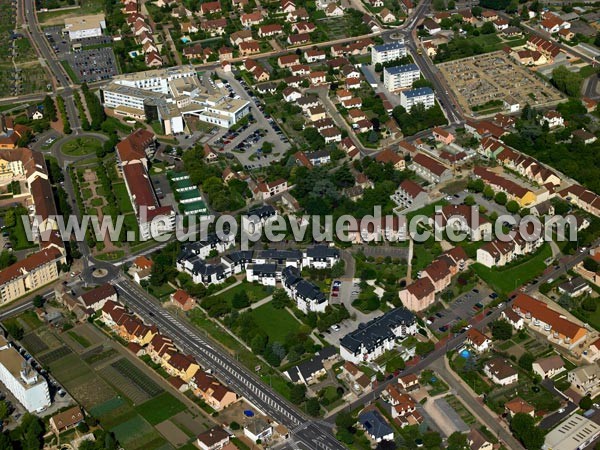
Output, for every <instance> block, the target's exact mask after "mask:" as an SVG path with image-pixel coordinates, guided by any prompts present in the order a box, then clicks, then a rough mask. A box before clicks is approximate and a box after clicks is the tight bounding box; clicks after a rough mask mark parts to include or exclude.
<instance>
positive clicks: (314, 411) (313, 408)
mask: <svg viewBox="0 0 600 450" xmlns="http://www.w3.org/2000/svg"><path fill="white" fill-rule="evenodd" d="M306 412H307V413H308V414H310V415H311V416H313V417H316V416H318V415H319V413H320V412H321V405H320V404H319V400H318V399H317V398H316V397H312V398H309V399H308V400H307V402H306Z"/></svg>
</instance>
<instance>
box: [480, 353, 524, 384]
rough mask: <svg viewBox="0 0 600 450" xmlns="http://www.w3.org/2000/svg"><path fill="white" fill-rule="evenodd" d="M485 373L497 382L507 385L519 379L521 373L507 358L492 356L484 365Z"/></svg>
mask: <svg viewBox="0 0 600 450" xmlns="http://www.w3.org/2000/svg"><path fill="white" fill-rule="evenodd" d="M483 373H485V375H486V376H487V377H488V378H489V379H490V380H491V381H492V382H494V383H495V384H499V385H501V386H507V385H509V384H512V383H515V382H516V381H518V380H519V373H518V372H517V371H516V369H515V368H514V367H513V366H512V364H511V363H510V362H509V361H508V360H507V359H505V358H502V357H497V358H492V359H490V360H489V361H487V362H486V363H485V365H484V366H483Z"/></svg>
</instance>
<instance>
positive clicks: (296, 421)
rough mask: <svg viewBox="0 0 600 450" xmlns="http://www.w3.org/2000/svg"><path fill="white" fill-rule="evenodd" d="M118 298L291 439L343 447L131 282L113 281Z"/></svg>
mask: <svg viewBox="0 0 600 450" xmlns="http://www.w3.org/2000/svg"><path fill="white" fill-rule="evenodd" d="M115 286H116V287H117V289H118V291H119V295H120V297H121V299H122V300H123V301H124V302H125V304H126V305H127V306H128V307H129V308H130V309H131V310H132V311H134V312H135V313H137V314H138V315H139V316H140V317H142V318H143V319H144V320H145V321H146V322H147V323H154V324H156V325H157V326H158V327H159V329H160V330H161V331H163V332H164V333H165V334H166V335H168V336H169V337H171V338H172V339H173V340H174V341H175V342H176V343H177V344H178V345H179V346H180V347H181V349H182V350H184V351H185V352H188V353H189V354H191V355H193V356H194V357H195V358H196V359H197V360H198V362H200V364H201V365H202V367H204V368H205V369H207V370H208V369H210V370H212V371H213V373H214V374H215V375H216V376H217V377H218V378H220V379H221V380H223V382H225V383H227V384H228V385H229V386H230V387H231V388H232V389H233V390H234V391H236V392H237V393H238V394H240V395H242V396H244V397H245V398H246V399H247V400H248V401H249V402H250V403H252V404H253V405H255V406H256V407H257V408H259V409H260V410H261V411H262V412H264V413H265V414H267V415H269V416H270V417H272V418H273V419H275V420H276V421H277V422H279V423H281V424H283V425H285V426H286V427H287V428H288V429H289V430H290V431H291V433H292V435H293V437H294V438H295V439H296V440H298V441H300V442H303V443H304V444H305V445H308V448H311V449H324V450H335V449H343V448H344V447H343V446H342V445H341V444H340V443H339V442H338V441H337V440H336V439H335V437H334V436H333V434H332V433H331V432H330V428H331V425H325V424H323V423H319V422H315V421H311V420H309V419H308V418H307V417H305V416H304V414H302V413H301V412H300V411H298V410H297V409H296V407H294V406H293V405H292V404H291V403H289V402H288V401H287V400H286V399H284V398H283V397H281V396H280V395H279V394H277V393H276V392H274V391H273V390H272V389H271V388H269V387H268V386H267V385H265V384H264V383H263V382H262V380H260V379H259V378H258V377H256V376H255V375H254V374H252V373H250V372H249V370H248V369H247V368H246V367H244V366H243V365H242V364H241V363H239V362H238V361H237V360H236V359H234V358H233V357H232V356H230V355H229V354H228V353H227V352H226V351H225V350H224V349H222V348H219V345H218V344H217V343H216V342H214V341H213V340H212V339H210V338H209V337H208V336H206V337H205V336H203V335H201V334H200V333H199V332H198V330H197V329H196V328H194V327H193V326H192V325H191V324H190V323H189V322H187V321H185V320H183V319H180V318H178V317H175V316H173V315H172V314H171V313H170V312H168V311H166V310H164V309H163V308H162V306H161V304H160V303H159V302H158V301H157V300H156V299H154V298H152V297H151V296H149V295H148V294H147V293H146V292H145V291H144V290H143V289H142V288H140V287H139V286H138V285H136V284H135V283H134V282H132V281H129V280H125V279H120V280H118V281H116V282H115Z"/></svg>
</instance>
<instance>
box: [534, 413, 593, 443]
mask: <svg viewBox="0 0 600 450" xmlns="http://www.w3.org/2000/svg"><path fill="white" fill-rule="evenodd" d="M598 436H600V426H599V425H598V424H596V423H595V422H593V421H591V420H590V419H586V418H585V417H583V416H580V415H579V414H573V415H572V416H570V417H569V418H567V419H566V420H565V421H563V422H562V423H561V424H560V425H558V426H557V427H556V428H554V429H553V430H552V431H551V432H550V433H548V434H547V435H546V439H545V440H544V445H543V446H542V448H543V449H544V450H580V449H583V448H585V447H587V446H588V445H589V444H591V443H592V442H594V440H596V438H597V437H598Z"/></svg>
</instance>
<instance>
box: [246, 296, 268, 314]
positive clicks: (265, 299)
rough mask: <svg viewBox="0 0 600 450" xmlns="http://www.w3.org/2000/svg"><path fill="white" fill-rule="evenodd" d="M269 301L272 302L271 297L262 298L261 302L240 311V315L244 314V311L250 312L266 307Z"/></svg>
mask: <svg viewBox="0 0 600 450" xmlns="http://www.w3.org/2000/svg"><path fill="white" fill-rule="evenodd" d="M271 300H273V296H272V295H269V296H268V297H265V298H263V299H262V300H259V301H257V302H255V303H252V304H251V305H250V306H248V307H247V308H242V309H240V311H239V312H240V313H243V312H246V311H251V310H253V309H256V308H260V307H261V306H263V305H266V304H267V303H269V302H270V301H271Z"/></svg>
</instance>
